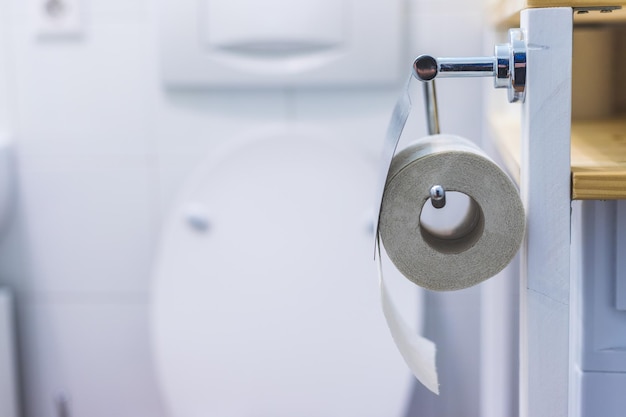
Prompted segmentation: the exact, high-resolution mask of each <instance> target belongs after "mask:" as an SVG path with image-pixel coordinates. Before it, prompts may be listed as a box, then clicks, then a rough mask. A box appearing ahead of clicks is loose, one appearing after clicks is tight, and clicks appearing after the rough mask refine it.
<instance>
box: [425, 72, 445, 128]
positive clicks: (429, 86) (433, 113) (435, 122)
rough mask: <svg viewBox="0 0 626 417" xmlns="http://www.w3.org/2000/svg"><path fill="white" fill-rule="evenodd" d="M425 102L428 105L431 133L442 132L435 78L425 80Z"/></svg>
mask: <svg viewBox="0 0 626 417" xmlns="http://www.w3.org/2000/svg"><path fill="white" fill-rule="evenodd" d="M423 84H424V103H425V107H426V124H427V125H428V134H429V135H438V134H439V133H441V129H440V128H439V111H438V108H437V91H436V90H435V80H430V81H424V82H423Z"/></svg>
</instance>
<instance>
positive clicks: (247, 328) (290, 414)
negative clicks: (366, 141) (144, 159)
mask: <svg viewBox="0 0 626 417" xmlns="http://www.w3.org/2000/svg"><path fill="white" fill-rule="evenodd" d="M374 184H375V166H374V163H373V162H372V161H371V160H368V159H367V158H366V157H365V156H364V155H361V154H356V153H352V152H350V151H349V150H348V149H346V148H344V147H342V146H338V145H337V144H336V143H334V142H333V141H332V140H326V139H323V138H320V137H319V134H318V133H312V132H306V131H302V130H295V129H287V128H285V129H275V130H273V131H270V132H263V133H260V134H259V135H258V136H256V137H254V138H250V139H248V140H244V141H242V142H239V143H238V144H236V145H232V146H229V149H228V150H226V151H224V152H221V153H220V154H219V156H215V157H213V158H211V159H210V160H208V161H207V162H206V163H205V164H203V165H202V167H201V168H200V169H199V170H198V171H197V172H196V173H195V175H193V176H192V177H191V178H190V179H189V180H188V182H187V184H186V186H185V187H184V191H183V193H182V194H181V195H180V198H179V199H178V201H177V203H176V204H175V206H174V209H173V211H172V213H171V216H170V217H169V219H167V222H166V224H165V229H164V231H163V235H162V240H161V245H160V251H159V256H158V261H157V266H156V270H155V277H154V279H155V281H154V287H153V290H154V291H153V300H152V301H153V309H152V320H153V321H152V330H153V332H152V333H153V342H154V346H153V348H154V355H155V363H156V368H157V374H158V378H159V382H160V387H161V391H162V393H163V397H164V399H165V402H166V404H167V406H168V410H169V412H170V417H208V416H216V417H217V416H219V417H244V416H245V417H253V416H268V417H280V416H285V417H297V416H311V417H326V416H337V417H339V416H342V417H349V416H354V417H367V416H372V417H373V416H376V417H380V416H383V415H384V416H390V417H391V416H401V415H402V414H403V411H404V409H405V407H406V404H407V401H408V396H409V393H410V388H411V381H412V379H411V377H410V374H409V372H408V370H407V368H406V367H405V365H404V363H403V362H402V360H401V359H400V357H399V355H398V353H397V351H396V350H395V347H394V346H393V343H392V341H391V337H390V335H389V331H388V329H387V328H386V326H385V324H384V320H383V317H382V313H381V311H380V307H379V301H378V293H377V282H376V278H375V274H374V265H373V248H374V246H373V237H372V234H371V233H372V232H371V226H372V222H371V216H370V218H369V219H368V216H367V213H368V211H369V210H368V209H370V208H371V205H372V192H373V190H374V188H375V187H374Z"/></svg>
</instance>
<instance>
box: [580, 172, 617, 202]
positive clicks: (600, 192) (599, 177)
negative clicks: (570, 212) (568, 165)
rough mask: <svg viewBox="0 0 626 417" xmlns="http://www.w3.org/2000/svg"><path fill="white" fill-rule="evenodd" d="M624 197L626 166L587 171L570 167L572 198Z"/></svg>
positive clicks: (605, 198)
mask: <svg viewBox="0 0 626 417" xmlns="http://www.w3.org/2000/svg"><path fill="white" fill-rule="evenodd" d="M623 199H626V168H624V169H616V170H603V171H587V170H584V169H577V168H572V200H623Z"/></svg>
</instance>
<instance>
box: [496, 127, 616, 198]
mask: <svg viewBox="0 0 626 417" xmlns="http://www.w3.org/2000/svg"><path fill="white" fill-rule="evenodd" d="M490 125H491V128H492V132H493V137H494V142H495V145H496V147H497V149H498V151H499V153H500V155H501V157H502V159H503V161H504V163H505V165H506V167H507V169H508V170H509V172H511V173H512V175H513V177H514V179H515V180H516V181H517V182H518V184H519V167H520V161H521V155H520V145H519V142H520V136H519V132H520V125H519V120H516V119H515V118H512V117H508V116H498V117H495V116H494V117H493V118H492V119H491V120H490ZM571 166H572V193H571V194H572V199H574V200H622V199H626V117H624V118H616V119H608V120H597V121H575V122H573V123H572V150H571Z"/></svg>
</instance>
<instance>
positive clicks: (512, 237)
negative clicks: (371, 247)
mask: <svg viewBox="0 0 626 417" xmlns="http://www.w3.org/2000/svg"><path fill="white" fill-rule="evenodd" d="M436 184H438V185H441V186H443V187H444V189H445V190H446V192H451V191H457V192H461V193H464V194H466V195H468V196H469V197H471V199H472V200H473V202H472V204H471V209H470V211H469V212H468V215H467V217H466V218H465V220H464V221H463V222H462V224H461V225H460V226H459V227H458V228H457V229H456V230H455V231H454V232H453V233H452V234H451V235H446V236H443V235H439V234H437V233H433V232H431V231H429V230H428V229H427V228H425V227H423V226H422V225H421V224H420V215H421V212H422V207H423V206H424V204H425V203H428V204H430V202H429V201H428V199H429V198H430V194H429V192H430V188H431V187H432V186H433V185H436ZM524 230H525V215H524V208H523V205H522V202H521V200H520V197H519V193H518V191H517V188H516V187H515V185H514V184H513V182H512V181H511V179H510V178H509V177H508V176H507V174H506V173H505V172H504V171H502V169H500V168H499V167H498V165H496V163H495V162H493V161H492V160H491V159H490V158H489V157H488V156H487V155H486V154H485V153H484V152H483V151H482V150H481V149H480V148H478V147H477V146H476V145H474V144H473V143H472V142H470V141H469V140H467V139H464V138H461V137H458V136H453V135H434V136H428V137H425V138H423V139H420V140H418V141H416V142H414V143H412V144H410V145H409V146H408V147H407V148H405V149H404V150H402V151H401V152H399V153H398V154H397V155H396V156H395V157H394V158H393V160H392V163H391V167H390V168H389V173H388V175H387V181H386V184H385V190H384V193H383V198H382V205H381V211H380V218H379V233H380V237H381V239H382V244H383V246H384V248H385V250H386V252H387V254H388V255H389V258H390V259H391V260H392V262H393V263H394V265H395V266H396V268H398V270H399V271H400V272H401V273H402V274H403V275H404V276H406V277H407V278H408V279H409V280H411V281H413V282H414V283H416V284H417V285H420V286H422V287H424V288H427V289H430V290H437V291H450V290H458V289H462V288H467V287H470V286H473V285H476V284H478V283H480V282H482V281H484V280H485V279H487V278H490V277H492V276H494V275H495V274H497V273H498V272H500V271H501V270H502V269H503V268H504V267H505V266H506V265H508V264H509V262H510V261H511V259H512V258H513V257H514V256H515V254H516V253H517V251H518V249H519V247H520V245H521V242H522V238H523V235H524Z"/></svg>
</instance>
